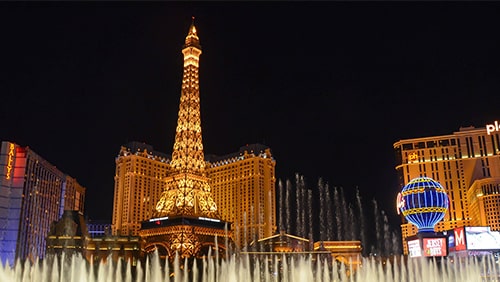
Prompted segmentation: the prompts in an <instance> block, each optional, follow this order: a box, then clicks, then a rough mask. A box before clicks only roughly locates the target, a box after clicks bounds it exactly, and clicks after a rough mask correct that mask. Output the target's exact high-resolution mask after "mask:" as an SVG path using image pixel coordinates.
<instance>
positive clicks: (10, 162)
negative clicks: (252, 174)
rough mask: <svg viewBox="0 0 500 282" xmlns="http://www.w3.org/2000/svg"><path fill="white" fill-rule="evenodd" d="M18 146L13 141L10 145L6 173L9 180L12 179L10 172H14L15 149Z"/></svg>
mask: <svg viewBox="0 0 500 282" xmlns="http://www.w3.org/2000/svg"><path fill="white" fill-rule="evenodd" d="M15 148H16V146H15V145H14V144H13V143H10V146H9V154H8V155H7V156H8V159H7V175H5V179H7V180H9V179H10V174H11V173H12V165H13V163H14V155H15V153H14V149H15Z"/></svg>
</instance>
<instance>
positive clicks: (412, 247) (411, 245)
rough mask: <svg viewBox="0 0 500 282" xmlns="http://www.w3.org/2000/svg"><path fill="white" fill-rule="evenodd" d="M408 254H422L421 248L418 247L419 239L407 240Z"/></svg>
mask: <svg viewBox="0 0 500 282" xmlns="http://www.w3.org/2000/svg"><path fill="white" fill-rule="evenodd" d="M408 256H409V257H411V258H417V257H421V256H422V248H421V247H420V239H415V240H411V241H408Z"/></svg>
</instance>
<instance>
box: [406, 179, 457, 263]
mask: <svg viewBox="0 0 500 282" xmlns="http://www.w3.org/2000/svg"><path fill="white" fill-rule="evenodd" d="M397 207H398V212H401V213H402V214H403V216H404V217H405V218H406V220H408V221H409V222H411V223H412V224H414V225H415V226H416V227H417V228H418V234H417V235H416V236H414V238H413V241H412V238H408V247H409V249H410V243H412V244H413V245H415V244H416V243H417V240H418V248H417V252H413V256H443V255H446V254H447V240H446V238H445V236H443V235H440V234H438V233H434V226H435V225H436V224H437V223H438V222H439V221H441V220H442V219H443V218H444V216H445V214H446V212H447V210H448V207H449V200H448V195H447V194H446V191H445V190H444V188H443V186H441V184H439V182H437V181H435V180H433V179H432V178H429V177H417V178H414V179H412V180H411V181H410V182H408V184H406V185H405V186H404V187H403V189H402V190H401V192H400V193H399V194H398V199H397ZM438 244H439V247H440V248H439V250H438V249H437V248H430V249H429V246H430V247H433V246H434V247H437V245H438ZM418 249H420V250H421V252H422V253H421V255H419V252H418ZM409 252H410V256H412V253H411V250H409Z"/></svg>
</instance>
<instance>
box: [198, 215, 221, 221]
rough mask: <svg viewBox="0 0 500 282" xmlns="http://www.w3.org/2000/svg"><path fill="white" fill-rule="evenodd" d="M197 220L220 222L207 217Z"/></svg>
mask: <svg viewBox="0 0 500 282" xmlns="http://www.w3.org/2000/svg"><path fill="white" fill-rule="evenodd" d="M198 219H201V220H206V221H213V222H220V220H218V219H214V218H208V217H201V216H200V217H198Z"/></svg>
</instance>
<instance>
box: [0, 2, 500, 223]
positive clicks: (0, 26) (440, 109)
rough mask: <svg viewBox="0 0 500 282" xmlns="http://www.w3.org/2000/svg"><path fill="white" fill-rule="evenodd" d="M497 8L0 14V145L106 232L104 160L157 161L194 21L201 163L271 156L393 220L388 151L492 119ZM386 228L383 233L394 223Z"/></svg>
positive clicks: (56, 6) (497, 72) (232, 7)
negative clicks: (36, 159) (64, 187)
mask: <svg viewBox="0 0 500 282" xmlns="http://www.w3.org/2000/svg"><path fill="white" fill-rule="evenodd" d="M499 12H500V3H495V2H482V3H469V2H425V3H419V2H329V3H328V2H314V3H307V2H246V3H239V2H214V3H206V2H198V3H197V2H179V3H173V2H145V3H144V2H104V3H101V2H44V3H33V2H25V3H22V2H9V3H5V2H3V3H0V36H1V40H0V42H1V43H0V56H1V60H0V72H1V75H0V93H1V94H0V95H1V96H0V97H1V102H0V105H1V111H0V119H1V121H2V122H1V125H0V140H9V141H12V142H15V143H18V144H20V145H22V146H30V147H31V148H32V149H33V150H34V151H35V152H37V153H38V154H40V155H41V156H42V157H44V158H45V159H47V160H48V161H49V162H51V163H52V164H54V165H56V166H57V167H58V168H59V169H60V170H61V171H63V172H65V173H67V174H69V175H71V176H73V177H76V178H77V180H78V181H79V182H80V183H81V184H82V185H84V186H85V187H87V199H86V213H87V215H88V216H89V217H90V218H93V219H110V218H111V210H112V202H113V199H112V195H113V184H114V180H113V176H114V170H115V164H114V161H115V157H116V156H117V154H118V152H119V149H120V145H122V144H125V143H127V142H129V141H133V140H137V141H142V142H146V143H149V144H151V145H153V146H154V147H155V149H156V150H159V151H163V152H166V153H170V152H171V148H172V146H173V141H174V131H175V125H176V122H177V111H178V104H179V97H180V86H181V76H182V53H181V47H182V44H183V42H184V38H185V36H186V34H187V31H188V27H189V25H190V23H191V16H193V15H194V16H195V17H196V25H197V28H198V35H199V36H200V41H201V44H202V48H203V54H202V56H201V69H200V88H201V104H202V105H201V111H202V126H203V141H204V146H205V152H206V153H212V154H220V155H223V154H227V153H232V152H235V151H237V150H238V149H239V147H240V146H242V145H245V144H249V143H256V142H259V143H264V144H266V145H268V146H270V147H271V148H272V150H273V154H274V157H275V159H276V163H277V165H276V171H277V178H279V179H285V178H291V177H293V175H294V173H296V172H298V173H301V174H303V175H304V176H305V178H306V181H307V182H309V183H310V184H311V185H314V184H315V183H316V181H317V179H318V177H323V178H324V179H325V180H326V181H327V182H328V183H329V184H330V185H331V186H341V187H343V188H344V189H345V190H346V191H352V190H354V189H355V187H359V189H360V191H361V194H362V197H364V198H367V199H370V198H375V199H377V201H379V202H380V203H381V207H382V208H383V209H385V210H386V211H387V212H388V214H389V215H390V216H391V217H395V207H394V197H395V195H396V193H397V192H398V190H399V189H400V187H398V185H397V180H396V175H395V170H394V165H395V160H394V152H393V148H392V146H393V143H394V142H395V141H398V140H401V139H406V138H413V137H423V136H432V135H440V134H449V133H452V132H453V131H456V130H458V129H459V127H460V126H469V125H474V126H476V127H481V126H484V124H486V123H489V122H491V121H493V120H495V119H496V118H498V114H497V112H498V109H499V104H498V102H497V101H498V97H499V95H498V93H500V91H499V90H500V79H499V78H500V55H499V54H500V46H499V45H500V44H499V43H500V37H499V28H500V17H499V16H498V15H499ZM396 223H398V222H396Z"/></svg>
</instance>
